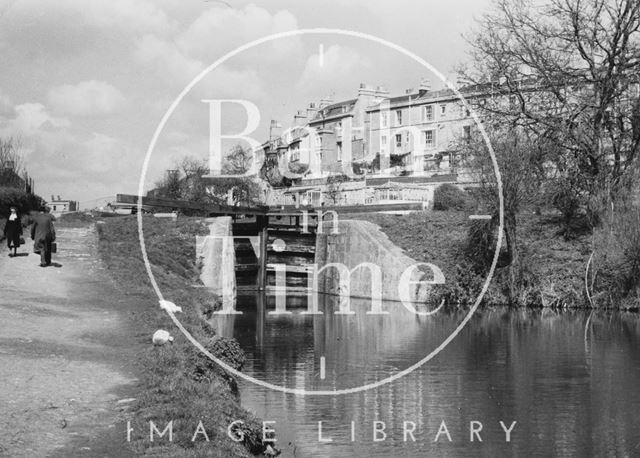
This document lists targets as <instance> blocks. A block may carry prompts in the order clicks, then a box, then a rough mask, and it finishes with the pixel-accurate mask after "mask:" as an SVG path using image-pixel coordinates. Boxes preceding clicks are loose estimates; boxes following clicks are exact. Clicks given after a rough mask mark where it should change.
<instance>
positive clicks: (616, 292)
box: [587, 207, 640, 308]
mask: <svg viewBox="0 0 640 458" xmlns="http://www.w3.org/2000/svg"><path fill="white" fill-rule="evenodd" d="M593 244H594V256H593V261H592V264H591V269H590V270H589V275H588V277H587V283H588V284H589V288H590V294H591V295H592V300H593V302H594V305H595V306H622V307H624V308H638V307H639V306H640V208H637V207H630V208H627V209H624V210H621V211H609V212H607V213H606V214H605V215H604V216H603V218H602V224H601V226H600V227H599V228H598V229H596V230H595V232H594V236H593Z"/></svg>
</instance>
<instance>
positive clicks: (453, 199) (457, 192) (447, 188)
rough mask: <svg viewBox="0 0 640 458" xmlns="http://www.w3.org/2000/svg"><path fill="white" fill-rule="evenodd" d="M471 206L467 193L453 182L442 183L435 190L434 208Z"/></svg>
mask: <svg viewBox="0 0 640 458" xmlns="http://www.w3.org/2000/svg"><path fill="white" fill-rule="evenodd" d="M469 206H470V202H469V196H468V195H467V193H466V192H464V191H463V190H461V189H460V188H458V187H457V186H455V185H453V184H449V183H444V184H441V185H440V186H438V187H437V188H436V189H435V191H434V192H433V209H434V210H441V211H447V210H465V209H466V208H468V207H469Z"/></svg>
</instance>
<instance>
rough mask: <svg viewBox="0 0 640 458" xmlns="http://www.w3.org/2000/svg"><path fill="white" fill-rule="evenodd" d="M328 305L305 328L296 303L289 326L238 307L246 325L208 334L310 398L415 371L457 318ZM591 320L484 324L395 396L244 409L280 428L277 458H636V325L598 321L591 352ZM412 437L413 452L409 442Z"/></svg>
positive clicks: (264, 393)
mask: <svg viewBox="0 0 640 458" xmlns="http://www.w3.org/2000/svg"><path fill="white" fill-rule="evenodd" d="M331 302H332V301H331V300H329V301H328V302H327V301H326V300H325V301H324V304H323V308H322V310H323V311H325V314H324V315H322V316H315V317H314V316H305V315H300V314H299V313H297V312H299V311H300V310H299V309H298V310H296V308H295V307H294V304H293V303H292V304H288V308H289V309H290V310H292V311H293V312H294V313H292V314H291V315H286V316H273V315H269V314H268V313H267V311H268V309H270V308H272V307H271V306H270V305H269V304H267V307H264V306H262V305H264V304H260V299H259V298H253V299H251V300H249V299H248V298H245V299H244V300H241V301H240V305H239V306H238V309H239V310H241V311H243V313H244V314H243V315H238V316H232V317H225V318H218V319H216V325H217V326H218V329H219V331H220V332H221V333H223V334H224V335H227V336H234V337H235V338H236V339H238V340H239V341H240V343H241V345H242V347H243V348H244V349H245V350H246V351H247V353H248V358H249V361H248V364H247V365H246V367H245V369H244V371H245V372H246V373H249V374H250V375H252V376H255V377H256V378H259V379H262V380H267V381H269V382H271V383H275V384H280V385H285V386H288V387H295V388H305V389H307V390H318V389H338V388H343V387H351V386H357V385H360V384H362V383H366V382H370V381H373V380H378V379H381V378H384V377H387V376H388V375H390V374H392V373H395V372H396V371H397V370H400V369H403V368H405V367H407V366H409V365H411V364H413V363H414V362H415V361H417V360H419V359H421V358H422V357H424V356H425V355H426V354H427V353H428V352H429V351H431V349H433V348H435V347H436V346H437V345H439V344H440V343H441V342H442V340H443V339H444V338H445V337H446V336H447V335H448V333H449V332H450V331H451V330H452V329H454V328H455V327H456V326H457V324H458V323H459V322H460V320H461V319H462V317H463V315H462V314H461V313H450V314H446V313H438V315H437V316H433V317H417V316H415V315H413V314H409V313H404V312H403V311H402V310H400V309H398V310H396V309H390V310H393V311H394V313H392V314H391V315H389V316H371V315H366V311H367V306H366V304H358V303H356V302H355V301H354V303H353V307H352V308H353V309H354V311H356V314H355V315H351V316H336V315H334V314H333V313H330V312H331V311H332V310H333V309H332V307H333V304H332V303H331ZM297 305H298V306H304V304H301V303H298V304H297ZM397 306H398V304H385V307H389V308H391V307H397ZM400 307H401V306H400ZM396 312H397V313H396ZM587 318H588V313H582V312H567V313H553V312H550V311H543V312H540V311H509V310H506V309H492V310H485V311H482V312H480V313H477V314H476V315H474V317H473V318H472V320H471V321H470V322H469V324H468V325H467V326H466V327H465V328H464V329H463V331H462V332H461V333H460V334H459V335H458V336H457V337H456V338H455V339H454V340H453V341H452V342H451V344H449V345H448V346H447V347H446V348H445V349H444V350H443V351H442V352H441V353H440V354H438V356H436V357H435V358H434V359H433V360H431V361H430V362H428V363H427V364H426V365H425V366H423V367H422V368H420V369H419V370H417V371H415V372H414V373H412V374H410V375H408V376H406V377H403V378H401V379H400V380H398V381H395V382H393V383H391V384H387V385H384V386H381V387H379V388H377V389H372V390H368V391H365V392H361V393H356V394H350V395H340V396H330V397H308V396H307V397H303V396H294V395H286V394H283V393H279V392H274V391H271V390H268V389H263V388H260V387H257V386H255V385H252V384H249V383H242V384H241V396H242V401H243V404H244V405H245V406H246V407H247V408H249V409H250V410H253V411H254V412H255V413H256V414H257V415H258V416H260V417H262V418H264V419H267V420H272V421H276V424H275V429H276V431H277V437H278V445H279V446H280V447H282V448H283V450H284V452H283V454H284V456H416V455H417V454H429V455H431V454H433V455H437V456H502V455H517V456H638V455H640V416H638V415H637V412H640V390H638V386H639V383H640V352H639V351H638V350H639V349H640V347H639V343H640V320H638V318H637V316H636V315H633V314H617V313H607V314H605V313H596V314H594V315H593V317H592V320H591V323H590V324H589V326H587V328H586V339H585V323H586V322H587ZM320 356H325V358H326V368H327V371H326V378H325V380H321V379H320V374H319V357H320ZM443 420H444V421H445V423H446V427H447V429H448V432H449V435H450V437H451V439H452V441H451V442H449V440H448V438H447V436H446V435H442V434H441V435H440V436H438V438H439V440H438V442H434V438H435V437H436V435H437V433H438V430H439V428H441V426H442V421H443ZM319 421H322V422H323V428H322V429H323V432H322V434H323V437H325V438H328V437H331V438H332V439H333V442H330V443H325V442H320V441H319V438H318V422H319ZM375 421H381V422H384V423H385V433H386V439H385V440H382V441H378V442H374V440H373V437H374V435H373V428H374V422H375ZM471 421H479V422H482V428H483V429H482V431H481V432H480V433H479V434H480V436H481V438H482V442H479V441H477V439H476V440H474V441H473V442H471V441H470V431H469V423H470V422H471ZM500 421H502V422H503V423H504V424H505V425H506V427H509V425H510V424H511V423H512V422H513V421H517V424H516V426H515V427H514V430H513V433H512V435H511V442H508V443H507V442H505V432H504V430H503V427H502V426H501V425H500V423H499V422H500ZM352 422H353V426H354V438H355V441H353V442H352V440H351V439H352V431H351V429H352ZM405 422H408V423H405ZM413 424H415V430H414V432H413V437H415V442H413V441H412V436H411V435H406V434H404V431H403V429H412V426H414V425H413ZM476 426H477V424H476ZM378 427H380V424H379V425H378ZM381 437H382V435H380V434H379V435H378V438H381ZM405 439H406V441H405ZM289 442H291V445H289Z"/></svg>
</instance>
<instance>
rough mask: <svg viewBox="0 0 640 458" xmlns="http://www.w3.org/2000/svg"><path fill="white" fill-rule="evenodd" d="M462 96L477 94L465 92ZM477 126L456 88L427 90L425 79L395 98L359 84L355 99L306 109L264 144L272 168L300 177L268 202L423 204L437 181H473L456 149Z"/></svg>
mask: <svg viewBox="0 0 640 458" xmlns="http://www.w3.org/2000/svg"><path fill="white" fill-rule="evenodd" d="M461 92H462V93H463V95H465V97H466V96H467V95H468V96H470V97H473V98H477V97H478V93H477V92H473V91H471V90H470V89H464V88H463V89H462V90H461ZM474 124H475V122H474V119H473V118H472V116H471V113H470V110H469V109H468V107H467V106H465V104H464V103H463V102H462V101H461V100H460V99H459V97H458V95H457V94H456V93H455V91H453V90H450V89H445V90H439V91H431V90H430V84H429V82H428V81H427V80H422V81H421V82H420V85H419V87H418V88H417V89H415V90H414V89H407V90H406V91H405V94H403V95H400V96H394V97H390V95H389V92H388V91H387V90H386V89H385V88H383V87H380V86H377V87H373V86H368V85H366V84H361V85H360V88H359V90H358V94H357V97H356V98H353V99H349V100H345V101H341V102H337V103H332V102H330V101H321V102H320V104H318V105H317V106H316V105H315V104H310V105H309V107H308V108H307V109H306V111H299V112H298V113H297V114H296V116H295V117H294V123H293V125H292V127H291V128H290V129H287V130H286V131H284V132H283V133H282V135H280V136H279V137H277V138H276V139H274V140H271V141H270V142H267V143H265V145H264V146H265V154H266V156H267V158H270V159H271V163H273V164H275V163H276V162H277V163H279V164H280V168H281V169H282V170H284V168H286V167H283V164H285V165H288V166H289V169H292V170H296V171H298V172H299V173H298V175H296V176H295V177H293V178H292V176H291V175H290V176H289V178H291V183H292V184H293V185H292V186H288V187H287V188H286V189H282V190H278V189H276V190H274V191H273V192H272V193H271V195H270V196H269V199H270V200H271V202H272V203H274V204H280V203H282V204H297V203H301V202H302V203H309V204H315V205H318V204H324V203H327V198H326V197H327V194H328V193H330V194H331V195H332V199H331V200H332V202H330V203H332V204H367V203H377V202H383V201H386V200H396V201H397V200H402V201H407V200H409V201H415V200H419V201H425V202H427V201H429V200H431V197H432V195H433V189H434V187H435V186H436V185H437V184H439V183H442V182H453V183H459V184H464V183H467V182H468V181H469V180H470V178H469V175H468V174H466V173H465V171H464V170H463V169H461V168H460V164H459V161H458V156H457V153H456V151H457V146H456V145H458V142H460V141H464V139H465V138H468V137H469V136H470V135H471V134H472V132H473V130H474V129H473V126H474ZM337 177H340V178H341V179H340V180H336V178H337ZM291 183H289V184H291ZM336 183H339V186H338V188H339V189H338V190H336V189H335V188H336ZM405 189H406V190H405ZM336 193H337V194H338V199H335V198H334V196H335V194H336Z"/></svg>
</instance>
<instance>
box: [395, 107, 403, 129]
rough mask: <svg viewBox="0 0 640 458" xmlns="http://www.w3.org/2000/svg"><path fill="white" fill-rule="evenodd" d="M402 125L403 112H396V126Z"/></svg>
mask: <svg viewBox="0 0 640 458" xmlns="http://www.w3.org/2000/svg"><path fill="white" fill-rule="evenodd" d="M401 125H402V110H396V126H401Z"/></svg>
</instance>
